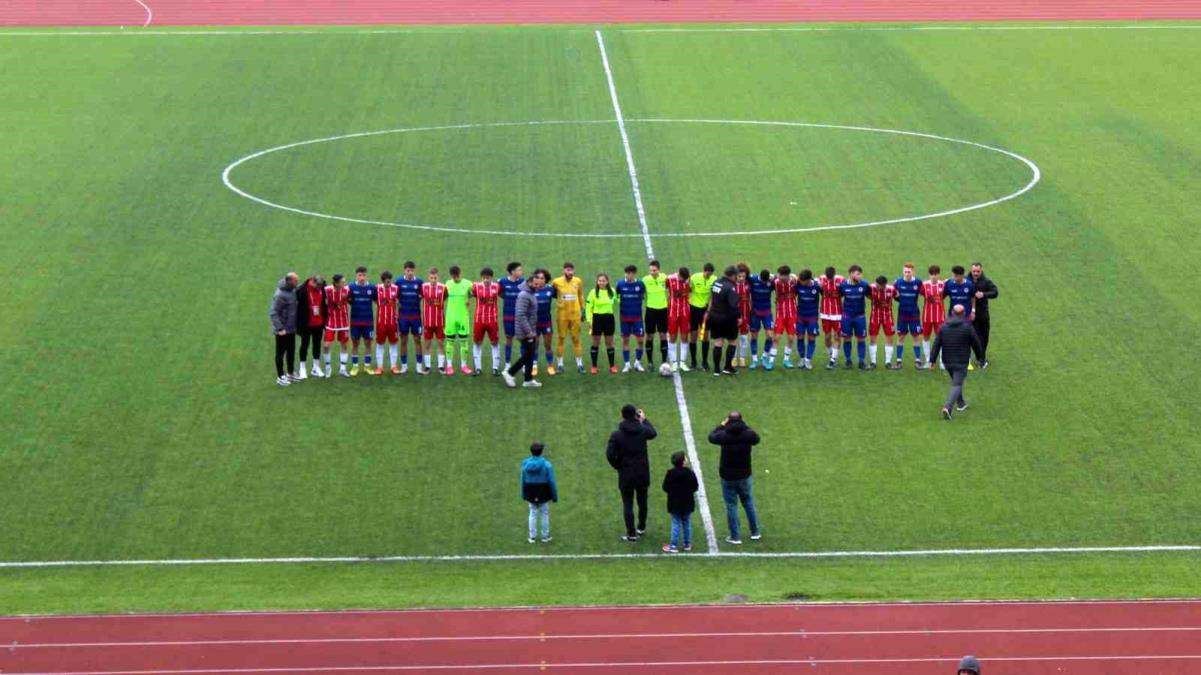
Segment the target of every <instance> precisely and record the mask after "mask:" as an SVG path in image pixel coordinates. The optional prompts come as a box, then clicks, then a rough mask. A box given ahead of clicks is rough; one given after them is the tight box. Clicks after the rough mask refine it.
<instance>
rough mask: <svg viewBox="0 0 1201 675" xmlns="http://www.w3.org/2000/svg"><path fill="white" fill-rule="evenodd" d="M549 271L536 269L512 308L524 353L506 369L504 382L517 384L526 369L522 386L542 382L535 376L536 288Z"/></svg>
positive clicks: (540, 285)
mask: <svg viewBox="0 0 1201 675" xmlns="http://www.w3.org/2000/svg"><path fill="white" fill-rule="evenodd" d="M549 276H550V274H549V273H548V272H547V271H546V270H544V269H538V270H534V273H533V274H531V275H530V278H529V280H527V281H526V282H525V283H523V284H522V285H521V292H520V293H519V294H518V295H517V304H516V307H515V309H514V312H513V336H514V337H515V338H517V340H518V341H520V343H521V357H520V358H518V359H517V360H516V361H514V362H513V365H511V366H509V368H508V369H507V370H505V371H503V376H504V380H505V384H506V385H507V386H509V387H515V386H517V380H516V379H515V378H514V376H515V375H517V373H518V372H519V371H524V373H525V384H524V385H523V386H525V387H528V388H531V389H534V388H537V387H541V386H542V384H541V383H539V382H538V381H537V380H535V379H534V361H535V359H537V356H538V298H537V295H536V294H537V292H538V291H540V290H542V288H543V287H545V286H546V279H547V277H549Z"/></svg>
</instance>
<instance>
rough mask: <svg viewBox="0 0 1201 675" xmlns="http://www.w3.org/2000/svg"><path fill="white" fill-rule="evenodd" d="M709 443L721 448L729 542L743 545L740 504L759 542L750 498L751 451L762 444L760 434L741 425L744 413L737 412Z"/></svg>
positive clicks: (719, 471) (757, 522)
mask: <svg viewBox="0 0 1201 675" xmlns="http://www.w3.org/2000/svg"><path fill="white" fill-rule="evenodd" d="M709 442H710V443H712V444H713V445H720V446H721V461H720V462H719V463H718V466H717V472H718V474H719V475H720V476H721V497H722V500H723V501H724V502H725V503H726V521H727V522H728V524H729V526H730V536H728V537H726V542H727V543H730V544H734V545H735V546H737V545H740V544H742V533H741V529H740V527H739V523H738V502H739V501H741V502H742V508H744V509H746V520H747V524H748V525H750V527H751V539H754V540H756V541H758V540H759V538H760V537H761V536H763V535H762V533H761V532H760V531H759V514H758V512H756V510H755V498H754V496H753V495H752V494H751V473H752V471H751V448H752V447H754V446H756V445H758V444H759V434H757V433H755V430H754V429H752V428H750V427H748V426H747V425H746V422H743V421H742V413H740V412H738V411H737V410H734V411H731V412H730V414H729V415H727V416H726V419H724V420H722V423H721V424H719V425H717V428H716V429H714V430H713V431H711V432H710V433H709Z"/></svg>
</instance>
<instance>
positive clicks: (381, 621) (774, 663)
mask: <svg viewBox="0 0 1201 675" xmlns="http://www.w3.org/2000/svg"><path fill="white" fill-rule="evenodd" d="M967 653H973V654H976V655H978V656H979V657H980V658H981V660H982V662H983V665H984V672H985V673H987V674H988V675H997V674H999V673H1021V674H1022V675H1039V674H1042V673H1056V674H1057V675H1061V674H1072V673H1089V674H1090V675H1134V674H1136V673H1137V674H1146V673H1157V674H1159V675H1174V674H1184V673H1198V672H1201V600H1198V601H1146V602H1046V603H1033V602H1032V603H974V602H973V603H925V604H921V603H918V604H842V605H815V604H797V605H734V606H729V605H727V606H680V607H625V608H620V607H619V608H553V609H501V610H413V611H379V612H299V613H287V612H283V613H245V614H178V615H115V616H91V617H9V618H0V672H2V673H5V674H11V673H88V674H93V675H99V674H101V673H105V674H108V673H275V672H280V673H286V672H326V673H368V672H421V671H425V672H481V671H482V672H488V673H492V672H499V673H522V672H532V671H533V672H537V671H542V670H553V671H560V672H572V671H576V672H579V671H583V672H588V673H659V672H665V671H674V672H687V673H723V672H739V673H769V672H770V673H782V672H798V673H799V672H804V673H852V672H853V673H856V674H860V675H899V674H901V673H906V674H911V675H912V674H921V673H931V674H935V673H944V674H946V673H953V672H955V663H956V661H957V660H958V658H959V657H960V656H962V655H964V654H967Z"/></svg>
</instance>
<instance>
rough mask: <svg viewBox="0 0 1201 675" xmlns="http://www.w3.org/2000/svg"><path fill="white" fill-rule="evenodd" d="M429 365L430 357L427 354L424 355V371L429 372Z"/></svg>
mask: <svg viewBox="0 0 1201 675" xmlns="http://www.w3.org/2000/svg"><path fill="white" fill-rule="evenodd" d="M430 365H431V363H430V355H429V354H426V355H425V369H426V370H429V369H430Z"/></svg>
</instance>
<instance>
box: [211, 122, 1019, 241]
mask: <svg viewBox="0 0 1201 675" xmlns="http://www.w3.org/2000/svg"><path fill="white" fill-rule="evenodd" d="M612 122H613V121H612V120H535V121H528V122H487V123H474V124H447V125H438V126H430V127H402V128H399V129H383V130H379V131H362V132H357V133H351V134H341V135H338V136H327V137H324V138H314V139H309V140H305V141H297V142H295V143H288V144H285V145H279V146H275V147H273V148H267V149H265V150H260V151H258V152H255V153H251V154H249V155H246V156H245V157H242V158H240V159H237V160H234V161H233V162H232V163H230V164H229V166H227V167H225V169H224V170H223V171H222V172H221V181H222V183H224V184H225V187H226V188H228V189H230V190H232V191H233V192H234V193H236V194H238V195H240V196H242V197H245V198H246V199H249V200H251V201H254V202H258V203H259V204H262V205H264V206H269V207H271V208H275V209H280V210H282V211H288V212H291V213H296V214H299V215H304V216H311V217H314V218H324V219H327V220H335V221H339V222H346V223H363V224H367V225H384V226H388V227H399V228H406V229H412V230H423V231H429V232H452V233H456V234H483V235H497V236H501V235H503V236H523V237H556V238H582V239H621V238H629V237H635V236H643V235H641V234H631V233H629V232H545V231H542V232H539V231H535V232H520V231H515V230H511V229H510V230H484V229H471V228H461V227H442V226H438V225H428V224H415V223H398V222H394V221H386V220H371V219H365V218H352V217H349V216H338V215H334V214H329V213H321V212H318V211H310V210H306V209H300V208H296V207H293V206H287V205H284V204H279V203H277V202H272V201H270V200H267V199H264V198H262V197H259V196H257V195H253V194H251V193H249V192H247V191H245V190H243V189H241V188H239V187H238V186H237V185H235V184H234V183H233V180H232V179H231V178H230V174H231V173H232V172H233V170H234V169H236V168H238V167H239V166H241V165H242V164H245V163H247V162H249V161H251V160H254V159H257V158H259V157H263V156H265V155H269V154H272V153H275V152H281V151H284V150H290V149H292V148H298V147H302V146H306V145H314V144H317V143H329V142H332V141H341V140H346V139H351V138H364V137H369V136H383V135H387V134H403V133H417V132H425V131H446V130H460V129H486V128H495V127H522V126H526V127H538V126H555V125H570V124H612ZM630 123H635V124H715V125H734V126H738V125H742V126H767V127H795V128H813V129H832V130H843V131H856V132H865V133H878V134H892V135H897V136H910V137H915V138H926V139H930V140H935V141H941V142H946V143H955V144H959V145H966V146H971V147H975V148H980V149H982V150H987V151H990V152H995V153H999V154H1001V155H1004V156H1006V157H1009V158H1011V159H1014V160H1016V161H1019V162H1021V163H1022V164H1024V165H1025V166H1026V168H1027V169H1029V170H1030V180H1029V182H1027V183H1026V184H1025V185H1024V186H1022V187H1021V188H1019V189H1017V190H1016V191H1014V192H1011V193H1009V194H1007V195H1004V196H1002V197H997V198H996V199H992V200H989V201H985V202H979V203H976V204H969V205H967V206H963V207H959V208H955V209H949V210H945V211H938V212H935V213H925V214H919V215H915V216H904V217H900V218H891V219H885V220H873V221H868V222H863V223H849V224H836V225H815V226H811V227H795V228H779V229H770V230H762V229H760V230H753V229H750V228H747V229H744V230H734V231H729V232H662V233H659V234H656V235H655V236H657V237H731V236H748V235H770V234H805V233H809V232H825V231H832V230H849V229H858V228H864V227H876V226H878V225H891V224H896V223H911V222H916V221H919V220H931V219H934V218H944V217H947V216H953V215H957V214H960V213H967V212H969V211H975V210H978V209H984V208H988V207H990V206H996V205H997V204H1001V203H1003V202H1007V201H1009V200H1011V199H1016V198H1017V197H1020V196H1022V195H1024V194H1025V193H1027V192H1029V191H1030V190H1032V189H1033V188H1034V186H1035V185H1037V184H1038V182H1039V181H1040V180H1041V179H1042V172H1041V170H1040V169H1039V168H1038V165H1037V164H1035V163H1034V162H1033V161H1031V160H1030V159H1028V158H1026V157H1023V156H1022V155H1019V154H1017V153H1015V152H1011V151H1009V150H1005V149H1004V148H999V147H996V146H992V145H986V144H984V143H977V142H975V141H968V140H963V139H959V138H952V137H950V136H940V135H937V134H930V133H925V132H920V131H906V130H903V129H885V128H880V127H866V126H855V125H846V124H825V123H816V122H786V121H772V120H729V119H670V118H646V119H629V118H625V119H623V125H628V124H630ZM638 203H641V196H639V202H638Z"/></svg>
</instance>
